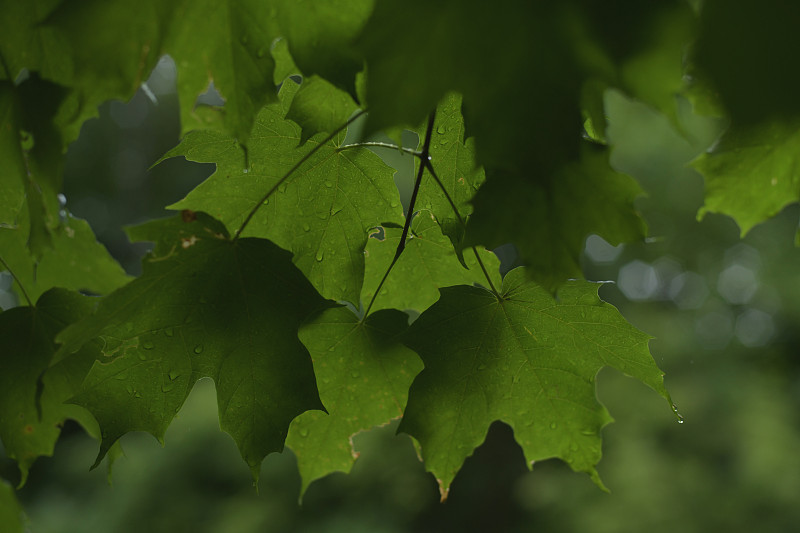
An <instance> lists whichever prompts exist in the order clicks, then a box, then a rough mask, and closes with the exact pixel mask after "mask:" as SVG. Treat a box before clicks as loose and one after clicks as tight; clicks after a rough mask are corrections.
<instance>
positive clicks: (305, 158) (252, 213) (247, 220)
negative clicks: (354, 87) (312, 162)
mask: <svg viewBox="0 0 800 533" xmlns="http://www.w3.org/2000/svg"><path fill="white" fill-rule="evenodd" d="M364 113H366V111H365V110H363V109H362V110H361V111H359V112H358V113H356V114H355V115H353V116H352V117H350V119H349V120H348V121H347V122H345V123H344V124H342V125H341V126H339V127H338V128H336V129H335V130H334V131H333V132H331V134H330V135H328V136H327V137H325V138H324V139H323V140H322V141H320V142H319V144H317V145H316V146H315V147H314V148H312V149H311V150H310V151H309V152H308V153H307V154H306V155H304V156H303V157H301V158H300V161H298V162H297V163H295V165H294V166H293V167H292V168H290V169H289V171H288V172H287V173H286V174H284V175H283V177H282V178H281V179H279V180H278V182H277V183H275V185H273V186H272V188H271V189H270V190H269V191H267V194H265V195H264V196H263V197H262V198H261V199H260V200H259V201H258V203H257V204H256V205H255V206H253V209H251V210H250V213H249V214H248V215H247V218H245V219H244V222H242V225H241V226H239V229H238V230H236V233H235V234H234V236H233V240H234V241H235V240H236V239H238V238H239V236H240V235H241V234H242V231H244V228H245V227H247V225H248V224H249V223H250V220H251V219H252V218H253V216H255V214H256V212H257V211H258V210H259V209H260V208H261V206H262V205H264V202H266V201H267V199H268V198H269V197H270V196H272V195H273V194H274V193H275V191H277V190H278V187H280V186H281V185H282V184H283V182H285V181H286V180H287V179H289V176H291V175H292V174H294V172H295V171H296V170H297V169H298V168H300V166H301V165H302V164H303V163H305V162H306V161H308V159H309V158H310V157H311V156H312V155H314V154H315V153H316V152H317V150H319V149H320V148H322V147H323V146H324V145H325V144H327V143H328V141H330V140H331V139H333V138H334V137H336V135H338V134H339V132H340V131H342V130H343V129H345V128H346V127H347V126H349V125H350V124H352V123H353V122H354V121H355V120H356V119H358V118H359V117H361V116H362V115H363V114H364ZM245 153H246V152H245Z"/></svg>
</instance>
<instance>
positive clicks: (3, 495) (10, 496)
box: [0, 480, 25, 533]
mask: <svg viewBox="0 0 800 533" xmlns="http://www.w3.org/2000/svg"><path fill="white" fill-rule="evenodd" d="M0 524H3V527H4V528H7V529H6V531H8V533H23V531H25V527H24V526H25V523H24V519H23V513H22V507H21V506H20V504H19V500H17V495H16V494H15V493H14V489H13V487H11V485H9V484H8V483H6V482H5V481H4V480H0Z"/></svg>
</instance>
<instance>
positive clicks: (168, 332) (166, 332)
mask: <svg viewBox="0 0 800 533" xmlns="http://www.w3.org/2000/svg"><path fill="white" fill-rule="evenodd" d="M164 335H166V336H167V337H172V336H173V335H175V330H174V329H173V328H167V329H165V330H164Z"/></svg>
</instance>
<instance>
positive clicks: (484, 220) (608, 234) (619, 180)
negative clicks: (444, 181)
mask: <svg viewBox="0 0 800 533" xmlns="http://www.w3.org/2000/svg"><path fill="white" fill-rule="evenodd" d="M640 193H641V189H640V188H639V186H638V185H637V184H636V182H635V181H633V179H632V178H630V177H629V176H626V175H624V174H620V173H619V172H616V171H614V170H613V169H612V168H611V167H610V166H609V164H608V155H607V151H606V149H605V148H603V147H599V146H596V145H594V144H591V143H585V145H584V146H583V150H582V158H581V160H580V161H579V162H575V163H570V164H567V165H565V166H564V167H563V168H562V169H560V170H559V171H557V172H556V173H555V174H553V175H552V176H547V177H542V178H541V179H523V178H519V177H515V176H514V175H513V174H507V175H497V176H491V177H490V179H488V180H487V181H486V183H484V185H483V186H482V187H481V188H480V190H479V191H478V193H477V194H476V196H475V199H474V200H473V205H474V206H475V212H474V213H473V215H472V218H471V220H470V223H469V225H468V230H467V242H468V243H476V244H477V243H480V244H483V245H485V246H487V247H496V246H500V245H501V244H504V243H506V242H513V243H514V244H516V246H517V249H518V250H519V254H520V258H521V262H522V264H524V265H526V266H528V267H530V268H529V275H531V276H532V277H533V279H535V280H537V281H538V282H539V283H542V284H543V285H545V286H547V287H548V288H555V287H557V286H558V284H559V283H560V282H562V281H563V280H564V279H566V278H576V277H580V276H581V269H580V263H579V258H580V253H581V250H582V249H583V244H584V242H585V240H586V237H587V236H588V235H589V234H592V233H594V234H597V235H600V236H602V237H603V238H604V239H605V240H606V241H608V242H610V243H612V244H615V245H616V244H618V243H620V242H630V241H634V240H637V239H641V238H642V237H644V222H643V221H642V219H641V218H639V215H638V213H637V211H636V209H635V207H634V204H633V200H634V198H636V196H638V195H639V194H640Z"/></svg>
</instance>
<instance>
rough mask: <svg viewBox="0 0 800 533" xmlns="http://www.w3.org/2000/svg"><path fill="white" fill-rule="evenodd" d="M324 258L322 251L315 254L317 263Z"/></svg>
mask: <svg viewBox="0 0 800 533" xmlns="http://www.w3.org/2000/svg"><path fill="white" fill-rule="evenodd" d="M324 257H325V256H324V253H323V252H322V250H320V251H319V252H317V261H322V260H323V259H324Z"/></svg>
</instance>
